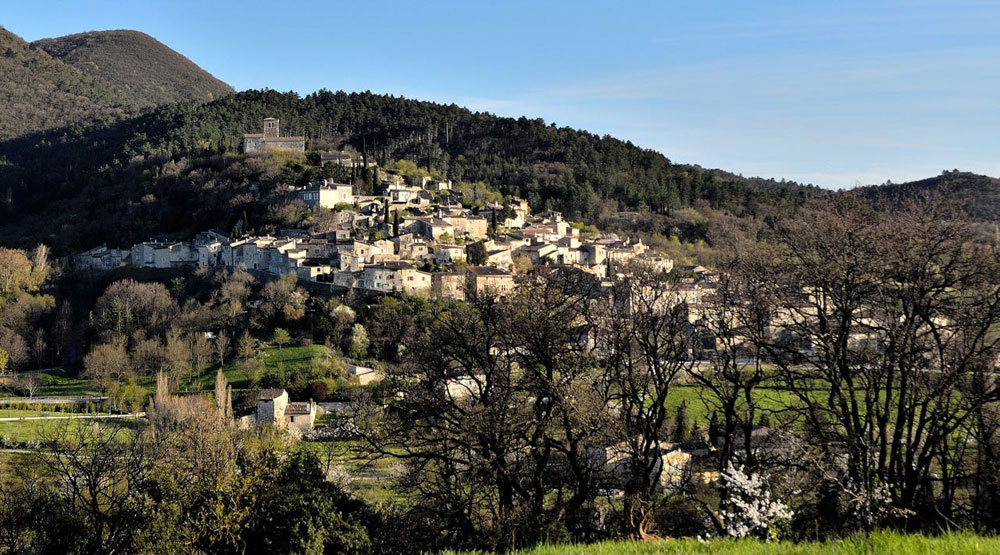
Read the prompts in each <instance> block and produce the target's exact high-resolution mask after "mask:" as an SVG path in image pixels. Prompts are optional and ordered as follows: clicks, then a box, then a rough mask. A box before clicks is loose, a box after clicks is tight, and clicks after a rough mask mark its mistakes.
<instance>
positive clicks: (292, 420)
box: [256, 388, 317, 432]
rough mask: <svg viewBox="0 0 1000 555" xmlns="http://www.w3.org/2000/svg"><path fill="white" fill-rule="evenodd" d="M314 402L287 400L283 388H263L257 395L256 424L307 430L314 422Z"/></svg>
mask: <svg viewBox="0 0 1000 555" xmlns="http://www.w3.org/2000/svg"><path fill="white" fill-rule="evenodd" d="M316 412H317V411H316V403H314V402H312V401H308V402H295V403H293V402H289V401H288V392H287V391H285V390H284V389H280V388H273V389H263V390H261V392H260V393H259V394H258V395H257V413H256V420H257V425H259V426H261V425H266V424H270V425H272V426H277V427H279V428H285V429H295V430H297V431H299V432H308V431H310V430H312V429H313V425H314V424H315V423H316Z"/></svg>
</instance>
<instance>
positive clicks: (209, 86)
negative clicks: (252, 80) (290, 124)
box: [33, 30, 234, 107]
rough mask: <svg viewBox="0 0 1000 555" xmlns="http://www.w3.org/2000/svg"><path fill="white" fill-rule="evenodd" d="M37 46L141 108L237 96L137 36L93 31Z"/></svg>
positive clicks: (174, 54) (178, 56)
mask: <svg viewBox="0 0 1000 555" xmlns="http://www.w3.org/2000/svg"><path fill="white" fill-rule="evenodd" d="M33 44H34V45H35V46H37V47H38V48H41V49H42V50H44V51H45V52H47V53H48V54H49V55H51V56H52V57H53V58H56V59H58V60H61V61H63V62H65V63H67V64H69V65H71V66H73V67H75V68H77V69H79V70H81V71H84V72H86V73H89V74H91V75H94V76H97V77H100V78H101V79H103V80H105V81H107V82H108V83H111V84H112V85H114V86H115V87H118V88H119V89H121V90H122V91H124V92H125V93H127V94H128V95H130V96H131V98H132V99H133V100H134V101H135V102H136V103H137V104H138V105H140V106H142V107H153V106H159V105H162V104H171V103H174V102H185V101H212V100H216V99H218V98H221V97H223V96H226V95H228V94H232V93H233V92H234V91H233V88H232V87H230V86H229V85H227V84H225V83H223V82H222V81H220V80H218V79H216V78H215V77H213V76H212V75H211V74H210V73H208V72H207V71H205V70H203V69H201V68H200V67H198V66H197V65H195V64H194V63H193V62H192V61H191V60H189V59H187V58H185V57H184V56H182V55H181V54H179V53H177V52H176V51H174V50H172V49H171V48H169V47H168V46H166V45H165V44H163V43H161V42H160V41H158V40H156V39H155V38H153V37H151V36H149V35H147V34H145V33H140V32H138V31H125V30H119V31H93V32H89V33H79V34H75V35H67V36H65V37H58V38H51V39H42V40H39V41H36V42H34V43H33Z"/></svg>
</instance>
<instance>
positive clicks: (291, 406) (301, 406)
mask: <svg viewBox="0 0 1000 555" xmlns="http://www.w3.org/2000/svg"><path fill="white" fill-rule="evenodd" d="M310 412H312V411H311V410H310V407H309V403H306V402H301V403H288V406H287V407H285V414H309V413H310Z"/></svg>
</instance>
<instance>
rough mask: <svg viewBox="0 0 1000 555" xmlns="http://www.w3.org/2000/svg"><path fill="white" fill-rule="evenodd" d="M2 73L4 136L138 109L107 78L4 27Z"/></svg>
mask: <svg viewBox="0 0 1000 555" xmlns="http://www.w3.org/2000/svg"><path fill="white" fill-rule="evenodd" d="M0 76H2V77H3V79H2V81H0V140H4V139H9V138H12V137H17V136H19V135H21V134H24V133H28V132H32V131H39V130H46V129H53V128H57V127H63V126H66V125H70V124H72V123H75V122H80V121H90V120H95V119H96V120H105V121H107V120H110V119H113V118H116V117H120V116H123V115H125V114H127V113H129V112H131V111H134V109H135V108H136V107H137V105H136V103H135V102H134V100H133V99H132V98H131V97H130V96H129V95H127V94H125V93H123V92H122V91H120V90H118V89H116V88H115V87H114V86H112V85H111V84H110V83H108V82H107V81H105V80H104V79H101V78H100V77H95V76H93V75H90V74H88V73H85V72H83V71H80V70H78V69H76V68H74V67H72V66H69V65H67V64H64V63H62V62H60V61H59V60H56V59H54V58H52V57H51V56H50V55H49V54H47V53H46V52H45V51H44V50H42V49H41V48H38V47H37V46H35V45H32V44H28V43H27V42H25V41H24V40H23V39H21V37H19V36H17V35H15V34H13V33H11V32H10V31H8V30H6V29H4V28H3V27H0Z"/></svg>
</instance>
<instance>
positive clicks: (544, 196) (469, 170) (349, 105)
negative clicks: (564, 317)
mask: <svg viewBox="0 0 1000 555" xmlns="http://www.w3.org/2000/svg"><path fill="white" fill-rule="evenodd" d="M267 116H274V117H278V118H280V119H281V125H282V132H283V133H284V134H288V135H291V134H302V135H305V136H306V137H307V141H308V144H307V149H310V150H325V149H334V148H342V147H344V146H345V145H347V146H350V147H353V148H355V149H357V150H358V151H359V152H362V153H364V155H365V156H366V157H367V158H369V159H374V160H377V161H378V162H380V163H382V164H385V163H388V162H391V161H392V160H397V159H403V158H405V159H410V160H414V161H416V162H417V163H418V164H419V165H420V166H422V167H425V168H428V169H429V171H430V172H431V173H435V174H440V175H442V176H447V177H448V178H450V179H453V180H456V181H468V182H476V181H483V182H485V183H487V184H488V185H490V186H492V187H494V188H496V189H498V190H500V191H501V192H502V193H505V194H514V195H518V196H521V197H524V198H526V199H527V200H528V201H529V202H530V203H531V205H532V206H533V207H536V208H537V209H542V208H554V209H559V210H561V211H563V212H564V213H565V214H566V215H567V216H568V217H570V218H572V219H575V220H595V219H597V218H599V217H601V216H607V215H608V214H611V213H615V212H617V211H619V210H640V211H644V210H648V211H651V212H654V213H662V214H669V213H670V212H671V211H673V210H674V209H678V208H683V207H687V206H692V205H694V204H696V203H702V202H703V203H706V204H707V205H708V206H710V207H712V208H715V209H718V210H725V211H729V212H731V213H733V214H734V215H737V216H747V215H749V216H753V215H756V214H757V213H758V211H760V210H761V209H762V208H766V207H768V206H776V205H797V204H801V203H802V202H803V201H804V200H805V199H806V198H807V197H809V196H810V195H815V194H821V192H820V190H819V189H817V188H814V187H803V186H799V185H796V184H793V183H783V182H782V183H779V182H776V181H773V180H762V179H752V180H751V179H744V178H742V177H739V176H735V175H732V174H728V173H725V172H720V171H715V170H705V169H702V168H699V167H697V166H690V165H682V164H675V163H673V162H671V161H670V160H669V159H667V158H666V157H665V156H663V155H662V154H660V153H658V152H655V151H652V150H648V149H642V148H639V147H637V146H635V145H633V144H631V143H628V142H625V141H621V140H618V139H614V138H612V137H607V136H605V137H599V136H597V135H594V134H591V133H587V132H585V131H579V130H574V129H570V128H566V127H562V128H560V127H556V126H555V125H554V124H546V123H545V122H543V121H542V120H540V119H527V118H520V119H513V118H502V117H496V116H493V115H490V114H486V113H474V112H471V111H469V110H466V109H464V108H460V107H458V106H455V105H447V106H446V105H441V104H435V103H431V102H421V101H415V100H408V99H403V98H398V97H392V96H383V95H375V94H371V93H350V94H348V93H343V92H337V93H333V92H329V91H321V92H318V93H315V94H311V95H308V96H306V97H299V96H298V95H296V94H294V93H284V94H282V93H278V92H275V91H246V92H242V93H239V94H236V95H232V96H227V97H225V98H222V99H220V100H216V101H214V102H211V103H207V104H197V103H180V104H171V105H166V106H163V107H160V108H158V109H156V110H154V111H152V112H151V113H148V114H145V115H142V116H140V117H137V118H135V119H131V120H127V121H121V122H117V123H111V124H106V125H96V126H92V127H90V128H88V129H81V128H73V129H68V130H60V131H57V132H49V133H44V134H36V135H32V136H28V137H23V138H20V139H18V140H15V141H8V142H6V143H2V144H0V156H4V157H5V159H6V160H7V164H6V165H5V166H4V167H2V168H0V191H10V202H9V203H8V214H10V217H9V218H8V223H7V224H6V225H4V226H3V227H2V228H0V239H2V240H5V241H9V242H13V243H15V244H21V243H26V244H30V242H31V241H34V240H45V241H47V242H48V243H49V244H53V245H55V246H56V247H57V248H59V247H62V246H67V247H74V248H78V247H84V246H86V245H93V244H99V243H100V242H108V243H109V244H129V242H130V241H134V240H136V239H145V238H148V236H149V235H150V234H154V233H164V232H178V233H179V232H184V231H186V232H191V231H193V230H196V229H197V228H198V227H199V226H205V225H221V226H223V227H226V226H231V225H233V224H234V223H235V221H236V220H237V219H238V218H240V217H241V216H242V215H243V213H244V212H246V211H247V210H248V209H252V208H253V206H254V196H253V195H254V194H258V193H259V192H260V188H259V185H260V183H259V182H260V181H261V179H264V180H265V181H267V182H268V184H269V185H277V184H280V183H281V182H285V183H292V182H296V181H297V180H301V179H303V178H304V177H306V174H304V173H303V171H304V168H303V167H302V166H301V164H299V165H296V163H292V164H290V165H288V166H287V167H284V168H270V169H267V170H265V169H263V168H262V167H256V166H259V165H260V162H259V161H246V160H243V158H242V157H240V156H236V155H235V153H236V152H237V150H238V147H239V141H240V138H241V135H242V134H243V133H246V132H250V131H255V130H257V129H258V128H259V127H260V125H261V120H262V119H263V118H264V117H267ZM264 173H267V174H268V175H267V176H264ZM252 191H256V192H255V193H253V194H251V192H252Z"/></svg>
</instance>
